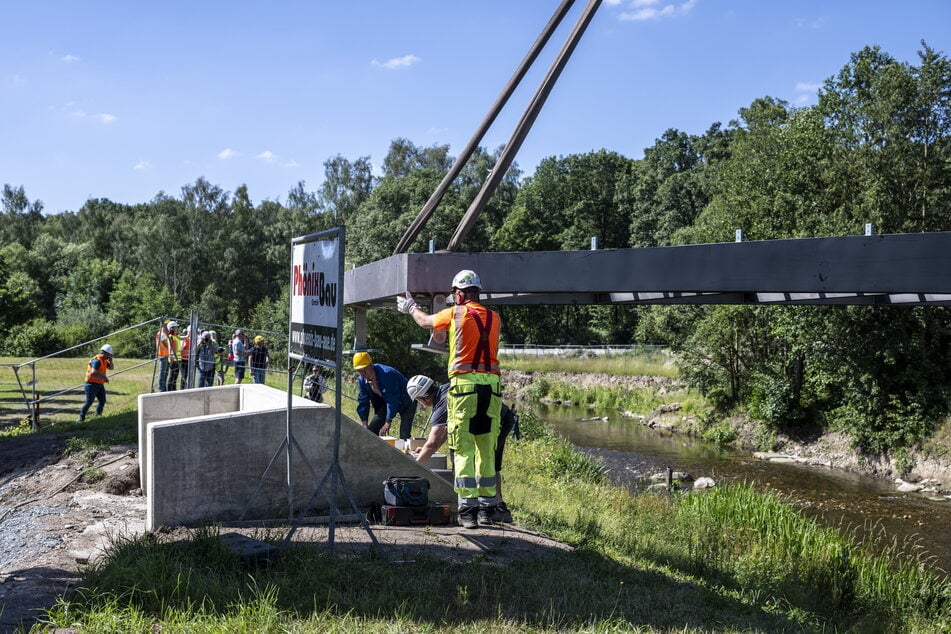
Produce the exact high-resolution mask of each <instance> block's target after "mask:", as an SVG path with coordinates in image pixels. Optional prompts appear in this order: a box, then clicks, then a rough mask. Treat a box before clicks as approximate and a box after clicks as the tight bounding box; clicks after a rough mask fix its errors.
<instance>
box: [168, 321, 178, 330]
mask: <svg viewBox="0 0 951 634" xmlns="http://www.w3.org/2000/svg"><path fill="white" fill-rule="evenodd" d="M168 327H169V328H170V329H171V328H178V322H177V321H170V322H168Z"/></svg>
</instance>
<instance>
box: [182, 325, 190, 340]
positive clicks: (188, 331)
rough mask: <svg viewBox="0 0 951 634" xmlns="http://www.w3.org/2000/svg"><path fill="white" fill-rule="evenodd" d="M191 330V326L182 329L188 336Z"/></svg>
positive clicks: (183, 333)
mask: <svg viewBox="0 0 951 634" xmlns="http://www.w3.org/2000/svg"><path fill="white" fill-rule="evenodd" d="M190 332H191V327H190V326H185V329H184V330H182V336H183V337H187V336H188V333H190Z"/></svg>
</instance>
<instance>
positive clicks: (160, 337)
mask: <svg viewBox="0 0 951 634" xmlns="http://www.w3.org/2000/svg"><path fill="white" fill-rule="evenodd" d="M155 351H156V356H158V358H159V359H165V358H167V357H168V353H169V342H168V331H166V330H164V329H162V328H160V329H159V331H158V332H157V333H155Z"/></svg>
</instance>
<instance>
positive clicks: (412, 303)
mask: <svg viewBox="0 0 951 634" xmlns="http://www.w3.org/2000/svg"><path fill="white" fill-rule="evenodd" d="M417 308H419V304H417V303H416V300H415V299H413V296H412V295H410V292H409V291H406V297H403V296H402V295H397V296H396V309H397V310H399V311H400V312H401V313H406V314H407V315H409V314H410V313H412V312H413V311H414V310H416V309H417Z"/></svg>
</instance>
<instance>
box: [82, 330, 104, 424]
mask: <svg viewBox="0 0 951 634" xmlns="http://www.w3.org/2000/svg"><path fill="white" fill-rule="evenodd" d="M111 369H112V346H110V345H109V344H108V343H107V344H105V345H104V346H103V347H102V348H100V349H99V354H97V355H96V356H94V357H93V358H92V359H90V360H89V363H88V364H87V366H86V382H85V383H84V384H83V390H84V392H85V394H86V402H85V403H83V407H82V409H81V410H79V420H77V421H76V422H77V423H82V422H84V421H85V420H86V413H87V412H88V411H89V408H90V407H91V406H92V402H93V400H97V399H98V401H99V404H98V405H96V416H101V415H102V410H103V408H104V407H105V406H106V383H108V382H109V378H108V377H107V376H106V373H107V372H108V371H109V370H111Z"/></svg>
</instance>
